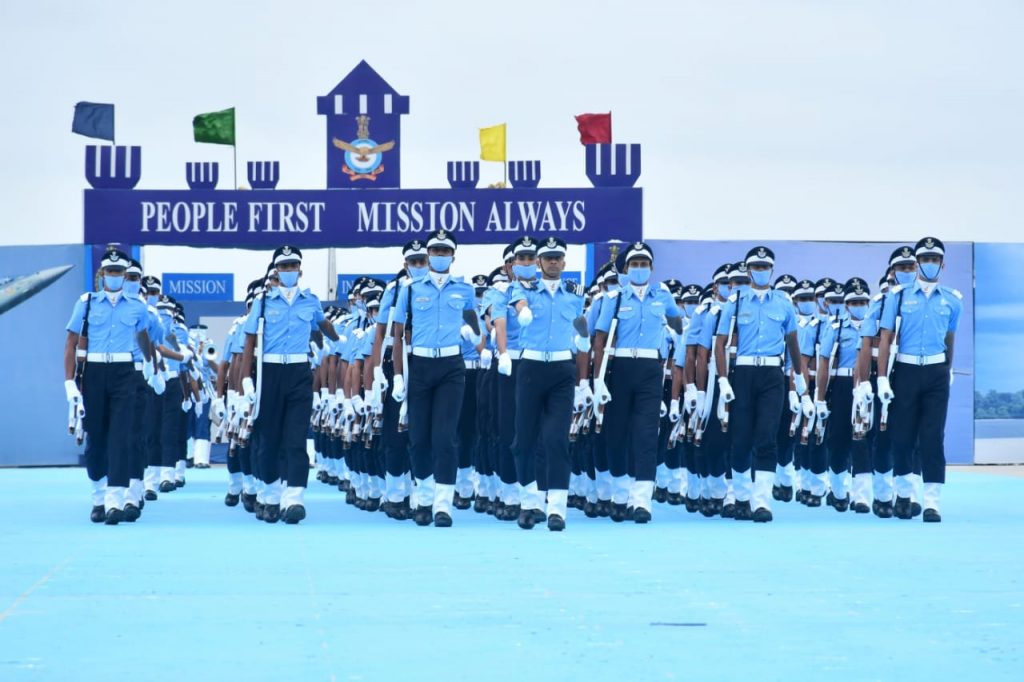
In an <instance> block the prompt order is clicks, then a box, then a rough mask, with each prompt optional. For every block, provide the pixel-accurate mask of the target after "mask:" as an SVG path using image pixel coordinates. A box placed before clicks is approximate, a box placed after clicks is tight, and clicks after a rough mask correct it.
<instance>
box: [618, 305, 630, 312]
mask: <svg viewBox="0 0 1024 682" xmlns="http://www.w3.org/2000/svg"><path fill="white" fill-rule="evenodd" d="M632 310H633V306H631V305H624V306H619V312H622V313H628V312H630V311H632Z"/></svg>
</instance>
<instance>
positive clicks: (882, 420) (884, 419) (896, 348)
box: [878, 292, 903, 431]
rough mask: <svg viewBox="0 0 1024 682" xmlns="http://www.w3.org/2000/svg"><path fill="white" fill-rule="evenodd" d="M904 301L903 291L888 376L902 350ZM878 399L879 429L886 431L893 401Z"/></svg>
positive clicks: (893, 332)
mask: <svg viewBox="0 0 1024 682" xmlns="http://www.w3.org/2000/svg"><path fill="white" fill-rule="evenodd" d="M902 303H903V296H902V292H901V295H900V301H899V302H898V303H897V304H896V306H897V307H896V312H897V315H896V324H895V325H893V326H894V327H895V329H893V331H892V344H890V346H889V362H888V367H886V370H885V376H887V377H891V376H892V366H893V365H894V364H896V355H897V354H898V353H899V352H900V343H899V333H900V327H901V326H903V325H902V323H903V316H902V315H900V314H899V310H900V307H901V306H902ZM890 381H891V379H890ZM878 399H879V400H880V401H881V403H882V414H881V415H880V417H879V419H878V430H879V431H885V430H887V429H888V428H889V403H890V402H892V401H891V400H882V397H881V396H879V398H878Z"/></svg>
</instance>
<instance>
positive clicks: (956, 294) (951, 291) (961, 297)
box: [944, 287, 964, 300]
mask: <svg viewBox="0 0 1024 682" xmlns="http://www.w3.org/2000/svg"><path fill="white" fill-rule="evenodd" d="M944 288H945V289H946V291H948V292H949V293H951V294H953V295H954V296H956V297H957V298H959V299H961V300H963V297H964V295H963V294H961V293H960V291H959V290H958V289H954V288H953V287H944Z"/></svg>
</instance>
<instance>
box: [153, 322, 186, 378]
mask: <svg viewBox="0 0 1024 682" xmlns="http://www.w3.org/2000/svg"><path fill="white" fill-rule="evenodd" d="M160 321H161V322H162V323H163V330H164V333H163V334H162V335H161V337H160V341H159V344H160V345H161V346H166V347H167V348H170V349H171V350H174V344H173V343H172V342H171V340H170V339H171V337H172V336H173V337H174V339H175V341H177V342H178V347H179V348H184V347H185V344H186V343H188V330H187V329H186V330H185V332H184V333H182V330H181V328H180V327H179V326H178V325H177V324H176V323H175V322H174V319H173V318H171V317H170V316H169V315H165V314H164V313H161V314H160ZM164 365H165V366H166V367H167V371H168V372H179V371H181V362H179V361H178V360H174V359H173V358H168V357H165V358H164Z"/></svg>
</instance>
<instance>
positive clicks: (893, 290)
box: [889, 284, 903, 294]
mask: <svg viewBox="0 0 1024 682" xmlns="http://www.w3.org/2000/svg"><path fill="white" fill-rule="evenodd" d="M901 291H903V285H902V284H896V285H894V286H892V287H890V288H889V293H890V294H898V293H900V292H901Z"/></svg>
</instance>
